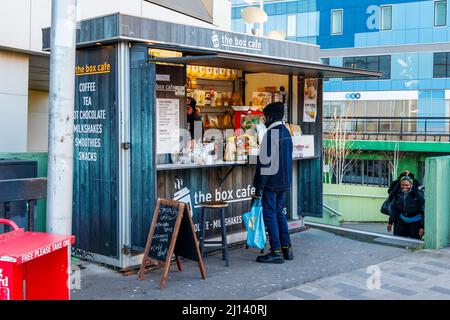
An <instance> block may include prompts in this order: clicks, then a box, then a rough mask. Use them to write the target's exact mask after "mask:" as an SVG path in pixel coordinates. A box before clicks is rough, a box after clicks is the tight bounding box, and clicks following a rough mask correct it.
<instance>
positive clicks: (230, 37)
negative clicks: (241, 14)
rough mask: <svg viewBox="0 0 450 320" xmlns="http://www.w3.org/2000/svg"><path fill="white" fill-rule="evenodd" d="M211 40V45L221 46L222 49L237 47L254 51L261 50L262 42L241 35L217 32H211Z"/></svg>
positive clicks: (218, 47)
mask: <svg viewBox="0 0 450 320" xmlns="http://www.w3.org/2000/svg"><path fill="white" fill-rule="evenodd" d="M211 40H212V45H213V47H214V48H216V49H220V48H221V47H222V48H224V49H227V48H239V49H247V50H254V51H261V50H262V42H261V41H259V40H258V39H256V38H250V39H249V38H244V37H243V36H240V35H237V34H232V33H222V34H220V35H219V34H217V32H213V34H212V37H211Z"/></svg>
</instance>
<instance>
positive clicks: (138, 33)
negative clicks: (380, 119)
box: [43, 13, 380, 268]
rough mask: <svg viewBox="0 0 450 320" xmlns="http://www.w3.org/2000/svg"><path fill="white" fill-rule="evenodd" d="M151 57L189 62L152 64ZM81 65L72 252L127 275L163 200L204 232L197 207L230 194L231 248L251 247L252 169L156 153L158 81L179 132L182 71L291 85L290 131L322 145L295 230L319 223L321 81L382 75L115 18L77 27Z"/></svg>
mask: <svg viewBox="0 0 450 320" xmlns="http://www.w3.org/2000/svg"><path fill="white" fill-rule="evenodd" d="M43 48H44V49H45V50H49V49H50V29H44V30H43ZM152 48H154V49H163V50H173V51H176V52H178V53H181V56H178V57H173V58H155V57H151V56H150V55H149V50H150V49H152ZM76 57H77V60H76V70H75V77H76V91H75V97H76V98H75V114H74V122H75V134H74V157H75V159H74V162H75V168H74V198H73V199H74V203H73V234H74V235H75V236H76V238H77V242H76V244H75V246H74V248H73V253H74V254H76V255H78V256H80V257H82V258H86V259H92V260H95V261H98V262H103V263H106V264H109V265H114V266H118V267H122V268H125V267H128V266H132V265H138V264H140V262H141V260H142V252H143V249H144V247H145V244H146V240H147V236H148V232H149V229H150V225H151V222H152V219H153V212H154V208H155V205H156V200H157V198H168V199H175V200H180V201H183V202H189V204H190V206H191V210H192V213H193V221H194V223H195V224H196V225H197V224H198V220H199V219H198V211H199V210H198V207H197V203H198V202H199V200H200V198H202V197H204V196H205V195H206V196H208V195H210V196H212V197H213V198H214V197H221V195H223V197H224V198H225V197H227V198H226V200H227V201H229V202H230V212H231V217H230V221H229V222H230V224H229V226H227V228H229V229H227V230H228V233H229V235H230V241H231V242H233V241H240V240H242V239H245V234H244V233H243V232H241V231H243V223H242V220H241V219H240V216H241V214H242V213H244V212H246V211H248V209H249V207H250V200H249V199H250V193H251V192H249V191H251V182H252V177H253V173H254V165H251V164H242V163H237V162H236V163H234V162H227V163H225V162H216V163H214V164H209V165H195V164H193V165H186V164H184V165H179V164H176V163H170V161H169V157H165V158H164V157H161V155H158V154H157V149H158V143H157V126H158V116H159V115H158V114H157V112H156V110H155V109H156V107H155V104H156V99H157V98H168V97H169V96H170V93H167V92H166V93H164V92H162V93H161V92H160V90H159V89H158V88H160V87H159V84H160V82H159V81H169V83H170V82H173V83H171V85H173V86H174V87H177V88H178V89H176V90H178V91H179V90H181V91H179V93H178V98H179V101H180V103H179V106H180V107H179V108H180V113H179V117H180V119H179V121H180V124H182V123H183V122H185V121H186V120H185V115H184V114H183V111H184V110H185V105H184V104H183V102H184V101H185V97H184V96H183V92H184V91H183V90H184V89H183V88H185V82H184V81H185V80H186V77H185V74H186V72H185V68H186V65H199V66H214V67H223V68H232V69H239V70H242V77H243V81H241V82H242V83H244V84H245V83H247V82H248V81H249V80H248V79H250V76H251V75H252V74H253V75H254V74H259V73H264V74H267V73H268V74H276V75H284V76H286V79H287V84H288V85H287V92H288V94H287V101H286V105H287V108H288V112H287V114H288V122H290V123H293V124H299V125H300V126H301V128H302V131H303V133H304V134H308V135H314V142H315V143H314V145H315V150H314V156H311V157H307V158H302V159H296V160H295V161H294V172H293V177H294V181H293V184H294V185H293V189H292V192H291V194H290V197H289V200H288V203H287V204H286V207H287V214H288V217H289V218H290V219H291V220H292V221H298V219H299V218H300V217H302V216H318V217H320V216H321V215H322V81H323V80H322V79H323V78H328V77H335V78H341V77H350V76H355V75H356V76H358V75H359V76H379V75H380V74H379V73H377V72H368V71H364V70H355V69H346V68H341V67H332V66H326V65H321V64H320V63H319V47H317V46H314V45H309V44H302V43H296V42H290V41H280V40H274V39H269V38H265V37H254V36H250V35H245V34H239V33H232V32H226V31H221V30H214V29H206V28H199V27H194V26H187V25H180V24H176V23H171V22H163V21H156V20H150V19H145V18H140V17H133V16H128V15H122V14H119V13H118V14H112V15H108V16H103V17H98V18H93V19H89V20H85V21H81V22H80V29H79V30H78V32H77V53H76ZM161 63H164V64H166V65H167V63H169V64H170V65H176V66H178V68H179V70H180V72H173V70H172V71H167V70H165V69H164V68H169V67H164V65H161ZM158 68H160V69H158ZM172 69H173V68H172ZM161 70H163V71H161ZM161 74H162V76H160V75H161ZM168 75H170V76H168ZM180 75H181V76H180ZM307 78H315V79H318V86H317V89H318V90H317V110H316V111H317V117H316V121H315V122H308V123H306V122H303V121H302V114H303V97H304V95H303V91H304V87H305V83H304V82H305V79H307ZM168 79H170V80H168ZM171 90H172V89H171ZM175 92H176V91H175ZM180 92H181V93H180ZM298 93H300V94H298ZM172 98H173V97H172ZM186 200H187V201H186ZM212 200H214V199H212ZM214 221H215V220H214V217H211V225H212V226H214ZM216 229H217V228H216ZM196 231H197V230H196ZM215 233H217V230H214V228H211V231H210V235H211V236H212V235H214V234H215Z"/></svg>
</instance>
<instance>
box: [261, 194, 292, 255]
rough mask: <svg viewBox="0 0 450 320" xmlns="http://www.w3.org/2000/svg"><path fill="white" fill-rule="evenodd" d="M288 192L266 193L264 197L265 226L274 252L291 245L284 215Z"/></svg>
mask: <svg viewBox="0 0 450 320" xmlns="http://www.w3.org/2000/svg"><path fill="white" fill-rule="evenodd" d="M286 192H287V191H264V192H263V195H262V206H263V217H264V224H265V225H266V228H267V232H268V233H269V243H270V248H271V249H272V250H279V249H281V246H289V245H290V244H291V238H290V237H289V229H288V224H287V220H286V215H285V214H284V213H283V208H284V206H285V202H286Z"/></svg>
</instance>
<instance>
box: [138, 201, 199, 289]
mask: <svg viewBox="0 0 450 320" xmlns="http://www.w3.org/2000/svg"><path fill="white" fill-rule="evenodd" d="M173 255H175V260H176V263H177V266H178V270H179V271H183V266H182V264H181V260H180V257H183V258H185V259H189V260H193V261H197V262H198V264H199V268H200V274H201V277H202V279H205V278H206V273H205V267H204V265H203V259H202V256H201V254H200V248H199V246H198V241H197V236H196V234H195V231H194V224H193V222H192V217H191V215H190V207H189V205H186V204H185V203H183V202H179V201H175V200H168V199H161V198H158V201H157V203H156V208H155V212H154V214H153V221H152V224H151V227H150V232H149V235H148V239H147V244H146V246H145V251H144V257H143V259H142V263H141V268H140V271H139V279H140V280H143V279H144V272H145V267H146V266H149V265H159V266H161V265H163V266H164V269H163V275H162V278H161V282H160V285H159V287H160V288H161V289H164V287H165V284H166V280H167V276H168V274H169V269H170V263H171V260H172V256H173Z"/></svg>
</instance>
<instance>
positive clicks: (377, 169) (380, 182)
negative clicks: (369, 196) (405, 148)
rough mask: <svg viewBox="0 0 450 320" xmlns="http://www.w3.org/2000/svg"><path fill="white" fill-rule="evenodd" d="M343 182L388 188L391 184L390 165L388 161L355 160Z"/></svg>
mask: <svg viewBox="0 0 450 320" xmlns="http://www.w3.org/2000/svg"><path fill="white" fill-rule="evenodd" d="M346 161H347V162H348V161H350V160H346ZM342 182H343V183H346V184H359V185H369V186H379V187H388V186H389V184H390V182H391V181H390V174H389V164H388V162H387V161H386V160H365V159H354V160H352V162H351V163H350V169H349V170H348V171H347V172H346V173H345V174H344V177H343V179H342Z"/></svg>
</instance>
